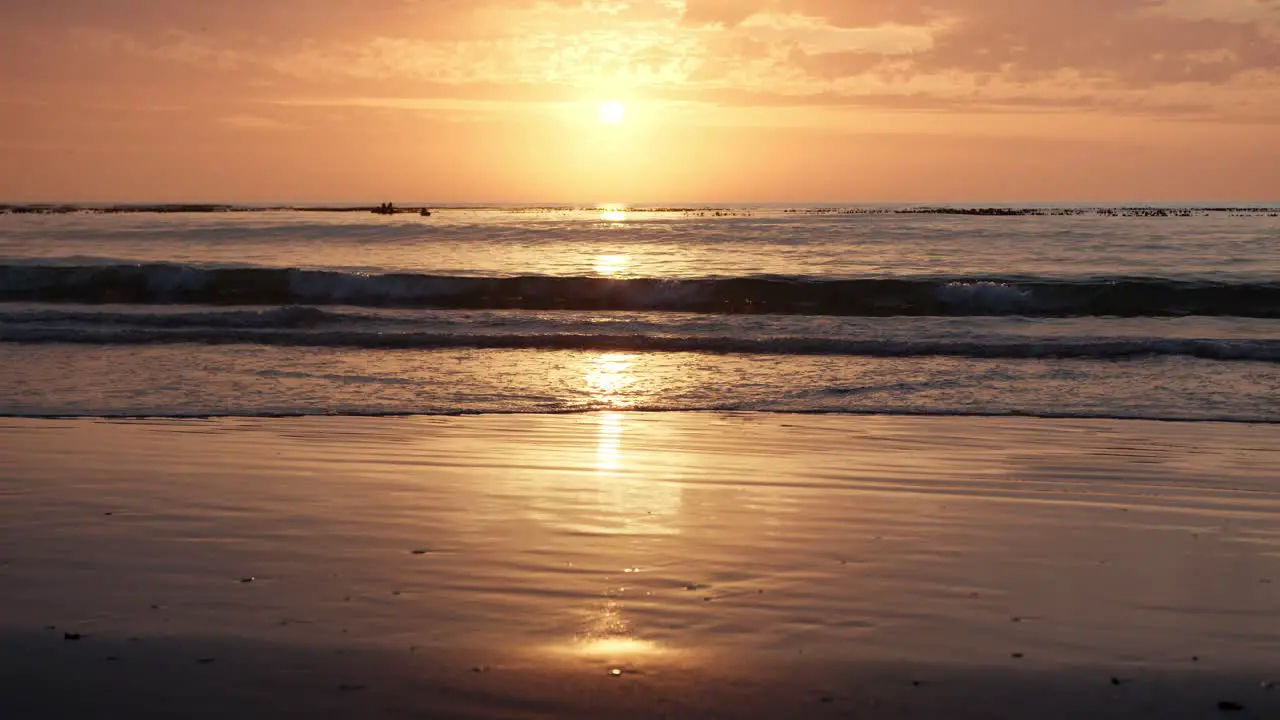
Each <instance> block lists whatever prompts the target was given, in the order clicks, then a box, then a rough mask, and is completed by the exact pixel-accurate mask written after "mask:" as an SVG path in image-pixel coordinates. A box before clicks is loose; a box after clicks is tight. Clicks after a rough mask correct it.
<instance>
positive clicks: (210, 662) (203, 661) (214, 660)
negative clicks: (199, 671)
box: [196, 657, 218, 665]
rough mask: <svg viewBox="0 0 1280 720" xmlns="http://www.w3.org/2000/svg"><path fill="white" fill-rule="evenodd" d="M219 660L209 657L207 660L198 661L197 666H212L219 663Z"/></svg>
mask: <svg viewBox="0 0 1280 720" xmlns="http://www.w3.org/2000/svg"><path fill="white" fill-rule="evenodd" d="M217 660H218V659H217V658H211V657H207V658H200V659H198V660H196V664H197V665H212V664H213V663H215V662H217Z"/></svg>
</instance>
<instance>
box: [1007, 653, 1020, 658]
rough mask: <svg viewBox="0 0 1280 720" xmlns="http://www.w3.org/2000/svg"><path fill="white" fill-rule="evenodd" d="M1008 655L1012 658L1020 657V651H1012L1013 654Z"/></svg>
mask: <svg viewBox="0 0 1280 720" xmlns="http://www.w3.org/2000/svg"><path fill="white" fill-rule="evenodd" d="M1009 657H1012V658H1022V653H1013V654H1011V655H1010V656H1009Z"/></svg>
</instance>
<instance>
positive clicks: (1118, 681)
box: [1111, 676, 1124, 685]
mask: <svg viewBox="0 0 1280 720" xmlns="http://www.w3.org/2000/svg"><path fill="white" fill-rule="evenodd" d="M1111 684H1112V685H1123V684H1124V681H1123V680H1121V679H1120V678H1118V677H1115V676H1112V678H1111Z"/></svg>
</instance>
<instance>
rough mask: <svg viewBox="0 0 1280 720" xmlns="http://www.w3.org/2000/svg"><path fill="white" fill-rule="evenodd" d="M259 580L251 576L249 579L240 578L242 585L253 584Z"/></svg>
mask: <svg viewBox="0 0 1280 720" xmlns="http://www.w3.org/2000/svg"><path fill="white" fill-rule="evenodd" d="M257 579H258V578H256V577H254V576H252V575H250V576H248V577H242V578H240V582H242V583H251V582H253V581H254V580H257Z"/></svg>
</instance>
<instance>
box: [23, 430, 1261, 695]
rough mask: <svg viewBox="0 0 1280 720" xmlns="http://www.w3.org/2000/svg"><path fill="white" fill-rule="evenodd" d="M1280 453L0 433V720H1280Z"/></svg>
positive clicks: (388, 435) (1215, 446)
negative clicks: (792, 719)
mask: <svg viewBox="0 0 1280 720" xmlns="http://www.w3.org/2000/svg"><path fill="white" fill-rule="evenodd" d="M1276 440H1277V431H1276V429H1275V427H1274V426H1267V425H1246V424H1214V423H1156V422H1136V421H1098V420H1079V421H1069V420H1038V419H1020V418H1012V419H1000V418H941V417H933V418H925V417H920V418H909V417H898V418H893V417H879V416H867V417H851V416H803V415H760V414H711V413H665V414H644V413H596V414H585V415H564V416H555V415H545V416H539V415H533V416H479V417H448V418H305V419H304V418H292V419H290V418H281V419H262V418H255V419H208V420H129V421H104V420H90V419H68V420H29V419H10V420H5V421H3V424H2V425H0V466H3V467H4V468H5V470H4V472H3V473H2V474H0V495H3V498H4V501H3V503H0V585H2V586H3V587H4V592H3V593H2V594H0V637H2V638H3V646H4V648H5V651H4V652H3V653H0V716H3V717H6V718H38V717H124V716H129V717H173V716H179V715H181V716H187V717H282V716H295V717H316V716H329V717H408V716H414V717H778V716H784V715H785V716H801V717H808V716H813V717H877V718H878V717H887V718H908V717H956V718H1017V717H1061V718H1073V717H1117V718H1119V717H1152V718H1182V717H1185V718H1201V717H1217V716H1220V715H1221V714H1223V713H1227V714H1230V715H1232V716H1236V717H1259V718H1262V717H1276V716H1277V714H1278V713H1280V688H1276V689H1271V686H1270V683H1273V682H1276V681H1280V663H1278V662H1277V660H1276V659H1277V658H1280V612H1278V610H1277V608H1280V603H1278V601H1280V488H1277V486H1276V485H1275V468H1276V467H1278V466H1280V450H1277V447H1278V445H1277V443H1276Z"/></svg>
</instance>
